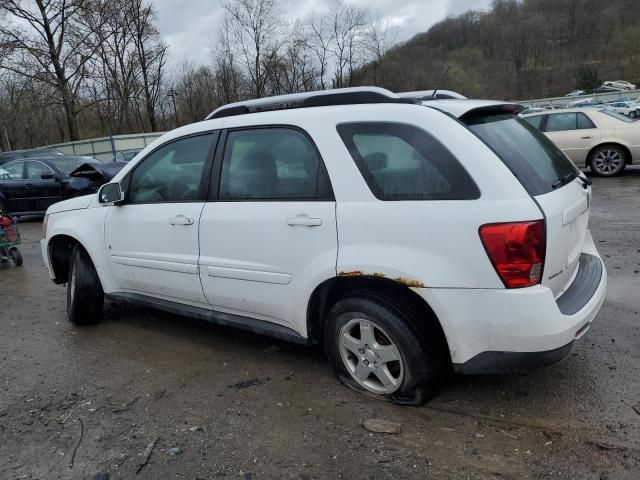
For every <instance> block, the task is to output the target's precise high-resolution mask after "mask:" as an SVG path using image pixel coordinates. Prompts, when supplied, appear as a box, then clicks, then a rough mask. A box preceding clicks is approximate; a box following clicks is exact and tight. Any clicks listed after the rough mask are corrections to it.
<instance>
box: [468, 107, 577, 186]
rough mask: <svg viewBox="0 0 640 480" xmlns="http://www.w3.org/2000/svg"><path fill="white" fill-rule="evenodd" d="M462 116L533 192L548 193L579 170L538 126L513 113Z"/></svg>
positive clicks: (476, 113) (477, 113)
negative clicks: (559, 182)
mask: <svg viewBox="0 0 640 480" xmlns="http://www.w3.org/2000/svg"><path fill="white" fill-rule="evenodd" d="M461 120H462V121H463V122H464V123H465V124H466V125H467V126H468V127H469V128H470V129H471V131H472V132H474V133H475V134H476V135H477V136H478V137H480V139H482V140H483V141H484V142H485V143H486V144H487V145H488V146H489V147H490V148H491V149H492V150H493V151H494V152H495V153H496V154H497V155H498V157H500V158H501V159H502V161H503V162H504V163H505V164H506V165H507V167H508V168H509V169H510V170H511V171H512V172H513V174H514V175H515V176H516V177H517V178H518V180H520V183H522V185H523V186H524V188H525V189H526V190H527V191H528V192H529V193H530V194H531V195H534V196H535V195H543V194H545V193H549V192H551V191H552V190H553V189H554V185H555V188H557V186H558V181H562V180H565V181H566V180H567V179H569V178H571V177H575V176H576V175H578V174H579V171H578V169H577V168H576V166H575V165H574V164H573V163H572V162H571V161H570V160H569V159H568V158H567V157H566V156H565V155H564V153H562V152H561V151H560V150H559V149H558V147H556V146H555V145H554V144H553V143H552V142H551V140H549V139H548V138H547V137H546V136H545V135H544V134H542V133H540V132H539V131H538V130H537V129H536V128H535V127H533V126H532V125H530V124H529V123H528V122H525V121H524V120H522V119H521V118H519V117H517V116H514V115H512V114H490V113H483V112H472V113H470V114H467V115H465V116H463V117H462V118H461Z"/></svg>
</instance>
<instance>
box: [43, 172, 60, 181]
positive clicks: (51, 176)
mask: <svg viewBox="0 0 640 480" xmlns="http://www.w3.org/2000/svg"><path fill="white" fill-rule="evenodd" d="M40 178H41V179H42V180H56V181H57V180H60V179H59V178H58V176H57V175H55V174H53V173H43V174H42V175H40Z"/></svg>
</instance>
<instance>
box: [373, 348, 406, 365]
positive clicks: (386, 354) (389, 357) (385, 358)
mask: <svg viewBox="0 0 640 480" xmlns="http://www.w3.org/2000/svg"><path fill="white" fill-rule="evenodd" d="M374 351H375V353H376V354H377V355H378V360H379V361H380V363H382V364H385V363H389V362H394V361H396V360H399V359H400V352H399V351H398V347H396V346H395V345H376V346H375V348H374Z"/></svg>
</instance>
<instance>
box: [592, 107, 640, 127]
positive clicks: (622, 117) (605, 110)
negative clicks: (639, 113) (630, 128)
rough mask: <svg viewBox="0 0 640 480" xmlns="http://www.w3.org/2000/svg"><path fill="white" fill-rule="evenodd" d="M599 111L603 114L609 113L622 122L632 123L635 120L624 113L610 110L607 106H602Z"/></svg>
mask: <svg viewBox="0 0 640 480" xmlns="http://www.w3.org/2000/svg"><path fill="white" fill-rule="evenodd" d="M600 113H604V114H605V115H609V116H610V117H613V118H616V119H618V120H620V121H621V122H624V123H633V122H635V120H634V119H633V118H629V117H627V116H626V115H623V114H621V113H618V112H616V111H615V110H611V109H609V108H603V109H602V110H600Z"/></svg>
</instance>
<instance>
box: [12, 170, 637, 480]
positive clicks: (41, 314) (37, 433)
mask: <svg viewBox="0 0 640 480" xmlns="http://www.w3.org/2000/svg"><path fill="white" fill-rule="evenodd" d="M21 227H22V231H23V234H24V240H25V244H24V246H23V249H22V251H23V254H24V256H25V265H24V266H23V267H22V268H19V269H18V268H14V267H12V266H7V265H0V338H1V341H0V367H1V368H0V381H1V387H0V478H2V479H5V478H6V479H14V478H16V479H17V478H74V479H75V478H93V476H94V475H95V474H96V473H108V474H109V475H110V478H133V477H136V478H149V479H155V478H188V479H197V478H200V479H205V478H220V477H227V478H240V479H267V478H292V479H325V478H326V479H334V478H345V479H374V478H375V479H380V478H397V479H411V478H419V479H430V478H437V479H493V478H510V479H522V478H532V479H546V478H563V479H564V478H567V479H604V478H607V479H631V480H637V479H638V478H640V414H638V413H636V411H634V409H633V407H634V405H637V404H639V403H640V314H639V313H638V312H639V311H640V273H639V272H640V170H639V169H631V170H630V171H628V172H627V173H626V174H625V175H623V176H622V177H620V178H614V179H598V178H596V179H594V200H593V214H592V220H591V229H592V233H593V236H594V239H595V241H596V243H597V246H598V248H599V250H600V253H601V254H602V255H603V258H604V260H605V263H606V266H607V270H608V272H609V278H610V288H609V292H608V295H607V300H606V302H605V305H604V307H603V309H602V311H601V313H600V315H599V317H598V318H597V320H596V322H595V323H594V325H593V328H592V329H591V331H590V332H589V333H588V334H587V335H586V337H585V338H583V339H582V341H581V342H580V343H579V345H578V348H577V350H576V352H575V353H574V354H573V355H572V356H571V357H570V358H569V359H567V360H566V361H565V362H563V363H561V364H559V365H555V366H553V367H549V368H547V369H544V370H540V371H536V372H533V373H530V374H528V375H520V376H475V377H464V376H454V377H452V378H451V379H450V380H449V381H448V383H447V385H446V386H445V388H444V389H443V390H442V392H441V394H440V395H439V396H438V397H437V398H435V399H434V400H433V401H431V402H430V403H428V404H426V405H424V406H422V407H419V408H410V407H398V406H395V405H392V404H389V403H385V402H380V401H376V400H374V399H371V398H369V397H367V396H364V395H360V394H357V393H354V392H352V391H351V390H349V389H347V388H345V387H343V386H341V385H340V384H339V383H338V382H337V380H336V379H335V377H334V376H333V374H332V372H331V370H330V368H329V366H328V364H327V362H326V361H325V359H324V356H323V353H322V351H320V350H318V349H310V348H306V347H300V346H295V345H289V344H286V343H283V342H278V341H273V340H271V339H269V338H266V337H260V336H257V335H252V334H248V333H244V332H238V331H234V330H231V329H226V328H220V327H215V326H212V325H208V324H204V323H201V322H198V321H193V320H189V319H186V318H180V317H174V316H171V315H166V314H162V313H158V312H154V311H151V310H146V309H142V308H138V309H136V308H131V307H124V306H119V305H114V304H108V305H107V307H106V312H105V320H104V321H103V322H102V323H101V324H100V325H97V326H93V327H89V328H76V327H73V326H72V325H70V324H69V322H68V321H67V320H66V316H65V290H64V288H63V287H62V286H56V285H54V284H53V283H51V282H50V281H49V279H48V277H47V273H46V271H45V269H44V266H43V263H42V261H41V259H40V253H39V245H38V241H39V237H40V228H41V225H40V221H39V220H38V219H34V220H26V221H24V222H23V223H22V224H21ZM371 418H379V419H384V420H388V421H391V422H396V423H398V424H400V425H401V429H400V433H397V434H384V433H372V432H369V431H367V430H366V429H365V428H363V427H362V425H361V424H362V422H363V421H364V420H367V419H371ZM81 434H82V438H81ZM74 452H75V455H74ZM72 460H73V461H72ZM145 460H146V462H145ZM137 471H138V472H139V473H138V474H137V475H136V472H137Z"/></svg>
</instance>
